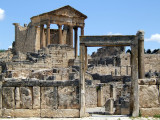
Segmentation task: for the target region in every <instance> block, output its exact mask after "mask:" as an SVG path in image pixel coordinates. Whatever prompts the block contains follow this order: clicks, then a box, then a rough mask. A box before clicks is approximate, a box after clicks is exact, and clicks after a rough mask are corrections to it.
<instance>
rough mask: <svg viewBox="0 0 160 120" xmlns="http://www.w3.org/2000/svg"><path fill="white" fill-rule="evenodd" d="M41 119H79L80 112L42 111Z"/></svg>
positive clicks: (65, 110) (69, 110)
mask: <svg viewBox="0 0 160 120" xmlns="http://www.w3.org/2000/svg"><path fill="white" fill-rule="evenodd" d="M41 117H42V118H45V117H54V118H78V117H79V110H78V109H57V110H50V109H42V110H41Z"/></svg>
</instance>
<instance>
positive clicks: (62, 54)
mask: <svg viewBox="0 0 160 120" xmlns="http://www.w3.org/2000/svg"><path fill="white" fill-rule="evenodd" d="M33 58H34V56H33ZM34 59H36V62H35V61H24V60H23V59H22V61H20V59H18V61H15V62H9V63H7V66H8V70H23V69H30V70H39V69H49V68H55V67H57V68H60V67H61V68H65V67H66V68H67V67H68V65H69V60H70V59H74V49H73V48H71V47H70V46H67V45H49V46H48V47H46V48H44V49H42V50H39V52H38V57H37V58H34Z"/></svg>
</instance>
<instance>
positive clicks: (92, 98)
mask: <svg viewBox="0 0 160 120" xmlns="http://www.w3.org/2000/svg"><path fill="white" fill-rule="evenodd" d="M85 96H86V98H85V99H86V107H88V108H89V107H97V90H96V87H93V86H86V95H85Z"/></svg>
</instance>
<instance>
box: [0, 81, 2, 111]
mask: <svg viewBox="0 0 160 120" xmlns="http://www.w3.org/2000/svg"><path fill="white" fill-rule="evenodd" d="M1 109H2V80H0V112H1Z"/></svg>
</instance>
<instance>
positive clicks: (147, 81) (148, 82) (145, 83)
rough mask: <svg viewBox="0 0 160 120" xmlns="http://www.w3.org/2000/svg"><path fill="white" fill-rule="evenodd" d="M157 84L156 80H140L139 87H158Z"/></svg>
mask: <svg viewBox="0 0 160 120" xmlns="http://www.w3.org/2000/svg"><path fill="white" fill-rule="evenodd" d="M156 82H157V80H156V78H151V79H139V80H138V84H139V85H156Z"/></svg>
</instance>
